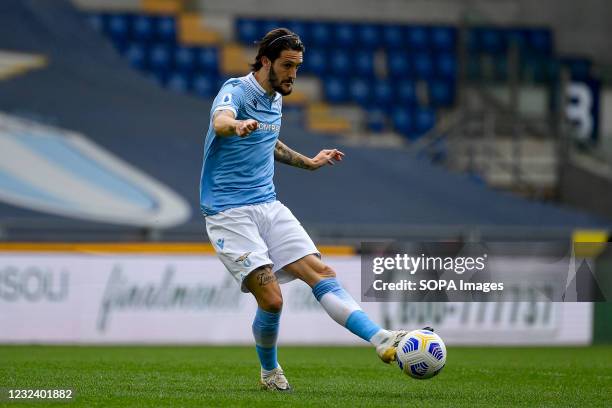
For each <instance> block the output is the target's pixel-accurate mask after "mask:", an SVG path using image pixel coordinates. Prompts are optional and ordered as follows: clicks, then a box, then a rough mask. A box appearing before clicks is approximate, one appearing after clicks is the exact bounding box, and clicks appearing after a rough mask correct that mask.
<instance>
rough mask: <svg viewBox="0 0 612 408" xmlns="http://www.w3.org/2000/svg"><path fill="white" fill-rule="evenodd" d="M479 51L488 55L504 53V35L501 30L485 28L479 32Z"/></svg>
mask: <svg viewBox="0 0 612 408" xmlns="http://www.w3.org/2000/svg"><path fill="white" fill-rule="evenodd" d="M479 33H480V36H481V37H480V45H481V47H482V48H481V51H482V52H486V53H489V54H502V53H505V52H506V43H505V35H504V32H503V30H502V29H499V28H495V27H486V28H483V29H482V30H480V31H479Z"/></svg>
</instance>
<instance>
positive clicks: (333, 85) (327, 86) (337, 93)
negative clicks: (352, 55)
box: [323, 77, 350, 103]
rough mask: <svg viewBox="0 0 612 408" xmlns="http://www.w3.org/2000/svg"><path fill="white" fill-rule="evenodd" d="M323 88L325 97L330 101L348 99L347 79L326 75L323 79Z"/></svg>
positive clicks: (337, 101)
mask: <svg viewBox="0 0 612 408" xmlns="http://www.w3.org/2000/svg"><path fill="white" fill-rule="evenodd" d="M323 90H324V93H325V99H326V100H327V101H328V102H330V103H344V102H348V101H349V97H350V94H349V92H348V84H347V81H346V80H344V79H342V78H338V77H327V78H324V79H323Z"/></svg>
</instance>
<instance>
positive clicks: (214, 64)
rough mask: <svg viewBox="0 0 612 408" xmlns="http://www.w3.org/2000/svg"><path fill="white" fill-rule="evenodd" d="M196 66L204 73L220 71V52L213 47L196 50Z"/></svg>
mask: <svg viewBox="0 0 612 408" xmlns="http://www.w3.org/2000/svg"><path fill="white" fill-rule="evenodd" d="M196 64H197V68H198V70H201V71H204V72H218V71H219V50H218V49H217V48H213V47H203V48H200V49H197V50H196Z"/></svg>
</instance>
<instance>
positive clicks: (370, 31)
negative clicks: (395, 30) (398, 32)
mask: <svg viewBox="0 0 612 408" xmlns="http://www.w3.org/2000/svg"><path fill="white" fill-rule="evenodd" d="M357 32H358V35H357V38H358V39H359V47H365V48H368V49H371V50H374V49H377V48H381V47H382V46H383V44H382V38H381V30H380V27H379V26H377V25H375V24H361V25H359V26H358V27H357Z"/></svg>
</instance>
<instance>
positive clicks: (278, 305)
mask: <svg viewBox="0 0 612 408" xmlns="http://www.w3.org/2000/svg"><path fill="white" fill-rule="evenodd" d="M259 307H261V308H262V309H263V310H265V311H266V312H270V313H278V312H280V311H281V310H283V297H282V296H281V295H280V294H276V293H274V294H268V295H267V296H265V297H264V298H262V299H260V300H259Z"/></svg>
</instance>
